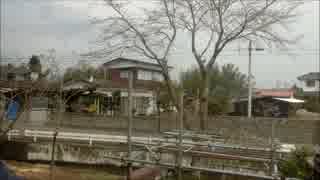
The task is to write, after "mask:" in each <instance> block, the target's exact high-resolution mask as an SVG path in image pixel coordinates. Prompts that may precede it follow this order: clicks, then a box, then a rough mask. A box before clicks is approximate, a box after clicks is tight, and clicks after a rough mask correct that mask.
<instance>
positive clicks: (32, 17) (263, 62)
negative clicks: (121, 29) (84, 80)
mask: <svg viewBox="0 0 320 180" xmlns="http://www.w3.org/2000/svg"><path fill="white" fill-rule="evenodd" d="M299 11H300V12H302V14H303V15H302V16H301V17H299V19H298V21H297V23H296V24H293V25H292V26H291V31H292V32H293V34H299V35H303V39H302V40H301V41H300V42H299V44H297V45H296V46H294V47H292V48H290V49H291V50H290V53H291V54H290V55H289V54H288V53H286V52H282V51H281V52H276V51H275V50H274V49H273V50H268V51H265V52H263V53H255V52H254V53H253V74H254V76H255V80H256V82H257V87H265V88H267V87H269V88H272V87H276V85H277V84H278V85H285V83H284V82H285V81H287V82H288V83H291V84H292V83H294V82H296V78H297V76H299V75H302V74H304V73H308V72H312V71H319V1H312V0H306V3H305V4H304V5H303V6H302V7H300V9H299ZM108 13H109V12H108V9H105V8H103V7H98V6H97V5H96V3H93V0H91V1H90V0H2V7H1V29H2V34H1V45H2V51H1V53H2V56H5V57H27V56H31V54H40V53H45V52H46V51H47V50H48V49H51V48H54V49H55V50H56V52H57V56H59V57H60V58H61V59H63V62H64V64H65V65H66V66H69V65H72V64H75V63H76V61H77V59H76V58H74V57H75V55H74V54H77V53H83V52H88V51H90V50H93V49H94V48H95V46H94V44H92V43H90V42H91V41H93V40H95V38H96V37H97V35H98V31H97V30H96V29H95V27H94V26H92V25H91V24H90V23H89V19H90V18H92V17H94V16H105V15H106V14H108ZM187 40H188V37H184V36H180V37H179V39H178V41H177V47H176V51H174V53H173V55H172V57H171V61H170V62H171V64H172V65H173V66H174V67H175V71H174V76H175V77H176V76H177V74H178V73H179V72H180V71H182V70H185V69H187V68H190V67H191V66H192V65H193V64H195V63H194V60H193V58H192V55H191V54H190V51H189V50H188V47H187V46H186V41H187ZM240 46H241V47H246V46H247V44H240ZM7 61H12V62H13V61H14V60H13V59H10V60H7ZM105 61H107V59H106V60H105ZM15 62H16V61H15ZM102 62H103V61H100V62H96V63H102ZM224 63H234V64H236V65H237V66H238V67H239V68H240V70H241V71H242V72H244V73H246V72H247V63H248V56H247V52H246V50H241V51H240V53H239V52H238V51H234V48H232V49H230V48H229V49H226V51H225V52H224V53H223V55H222V56H220V58H219V60H218V64H220V65H221V64H224ZM277 82H278V83H277ZM279 82H282V83H279Z"/></svg>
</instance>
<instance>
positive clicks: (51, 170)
mask: <svg viewBox="0 0 320 180" xmlns="http://www.w3.org/2000/svg"><path fill="white" fill-rule="evenodd" d="M57 135H58V131H57V130H56V131H55V132H54V134H53V138H52V150H51V161H50V180H53V179H54V172H53V171H54V166H55V157H54V155H55V149H56V140H57Z"/></svg>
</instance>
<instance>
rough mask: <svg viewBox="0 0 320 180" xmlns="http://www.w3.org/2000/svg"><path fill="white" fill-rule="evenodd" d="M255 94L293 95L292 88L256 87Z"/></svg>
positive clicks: (260, 95) (269, 95) (270, 95)
mask: <svg viewBox="0 0 320 180" xmlns="http://www.w3.org/2000/svg"><path fill="white" fill-rule="evenodd" d="M255 95H256V96H259V97H266V96H268V97H293V95H294V91H293V90H292V89H257V90H256V91H255Z"/></svg>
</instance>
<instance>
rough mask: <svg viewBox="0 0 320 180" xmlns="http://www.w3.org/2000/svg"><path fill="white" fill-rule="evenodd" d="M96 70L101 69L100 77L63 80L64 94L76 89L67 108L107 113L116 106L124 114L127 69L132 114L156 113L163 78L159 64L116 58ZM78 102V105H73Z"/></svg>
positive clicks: (112, 110) (126, 94)
mask: <svg viewBox="0 0 320 180" xmlns="http://www.w3.org/2000/svg"><path fill="white" fill-rule="evenodd" d="M99 69H100V70H101V69H102V70H103V78H102V79H101V78H100V79H94V78H92V77H91V78H89V79H86V80H85V79H83V80H76V81H72V80H71V81H68V82H66V83H64V86H63V90H64V92H65V94H66V95H67V94H68V95H69V96H71V95H72V94H73V93H74V92H79V93H78V94H77V95H76V96H74V95H73V97H72V98H70V99H69V102H68V103H67V106H68V109H69V110H70V111H78V112H79V111H82V112H83V111H87V112H90V113H95V114H107V115H111V114H113V113H114V112H115V109H117V110H118V111H119V112H120V113H121V114H127V113H128V107H127V106H128V87H129V72H130V73H132V75H133V93H132V96H133V109H134V114H135V115H149V114H153V113H155V112H156V99H157V97H156V94H157V90H158V89H159V88H160V86H161V82H162V81H163V76H162V74H161V72H162V69H161V67H160V65H158V64H155V63H150V62H143V61H138V60H134V59H127V58H117V59H113V60H111V61H108V62H106V63H104V64H102V65H101V66H100V67H99ZM68 95H67V96H68ZM79 105H81V106H82V107H75V106H79Z"/></svg>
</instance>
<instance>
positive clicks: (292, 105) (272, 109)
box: [231, 89, 304, 117]
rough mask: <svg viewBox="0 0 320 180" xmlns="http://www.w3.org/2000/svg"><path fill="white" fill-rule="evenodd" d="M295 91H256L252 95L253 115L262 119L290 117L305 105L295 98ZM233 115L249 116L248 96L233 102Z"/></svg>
mask: <svg viewBox="0 0 320 180" xmlns="http://www.w3.org/2000/svg"><path fill="white" fill-rule="evenodd" d="M293 95H294V90H293V89H255V90H254V91H253V95H252V115H253V116H262V117H288V116H289V115H290V113H291V112H292V111H295V110H296V109H297V108H298V106H299V105H300V104H301V103H303V102H304V101H303V100H299V99H296V98H294V97H293ZM233 105H234V112H232V113H231V115H241V116H247V114H248V96H244V97H240V98H237V99H234V100H233Z"/></svg>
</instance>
